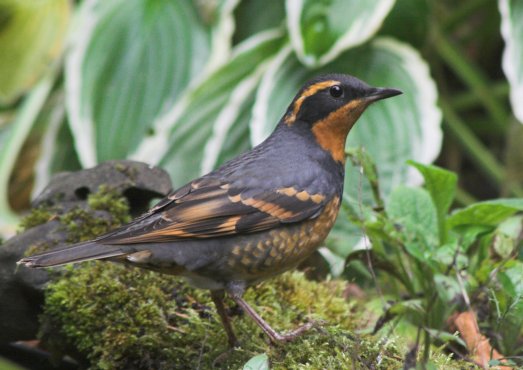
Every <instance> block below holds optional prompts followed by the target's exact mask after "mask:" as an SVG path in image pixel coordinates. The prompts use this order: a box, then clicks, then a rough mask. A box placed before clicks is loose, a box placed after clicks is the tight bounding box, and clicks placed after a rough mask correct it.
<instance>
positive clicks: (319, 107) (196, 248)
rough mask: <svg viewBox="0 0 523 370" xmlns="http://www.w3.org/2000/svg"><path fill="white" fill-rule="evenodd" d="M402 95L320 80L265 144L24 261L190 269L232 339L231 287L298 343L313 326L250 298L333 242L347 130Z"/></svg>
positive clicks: (275, 336)
mask: <svg viewBox="0 0 523 370" xmlns="http://www.w3.org/2000/svg"><path fill="white" fill-rule="evenodd" d="M398 94H401V91H399V90H396V89H389V88H375V87H371V86H369V85H367V84H366V83H364V82H362V81H360V80H359V79H357V78H355V77H352V76H347V75H341V74H329V75H323V76H320V77H317V78H315V79H313V80H311V81H309V82H308V83H306V84H305V86H304V87H302V88H301V90H300V91H299V92H298V94H297V95H296V97H295V98H294V100H293V101H292V103H291V104H290V106H289V108H288V109H287V111H286V113H285V114H284V116H283V117H282V118H281V120H280V122H279V123H278V125H277V127H276V129H275V130H274V132H273V133H272V134H271V135H270V136H269V137H268V138H267V139H266V140H265V141H264V142H262V143H261V144H259V145H258V146H256V147H254V148H253V149H251V150H249V151H248V152H246V153H243V154H242V155H240V156H238V157H236V158H234V159H232V160H230V161H229V162H227V163H225V164H224V165H223V166H221V167H220V168H218V169H216V170H214V171H212V172H210V173H209V174H207V175H205V176H202V177H200V178H198V179H196V180H193V181H191V182H190V183H188V184H186V185H184V186H182V187H181V188H179V189H177V190H175V191H173V192H171V193H170V194H169V195H168V196H167V197H166V198H165V199H163V200H161V201H160V202H159V203H158V204H156V205H155V206H154V207H153V208H152V209H150V210H149V211H148V212H147V213H145V214H144V215H142V216H140V217H138V218H136V219H135V220H133V221H132V222H130V223H129V224H127V225H124V226H123V227H121V228H119V229H117V230H114V231H111V232H109V233H107V234H105V235H102V236H100V237H98V238H96V239H94V240H92V241H88V242H83V243H79V244H75V245H73V246H70V247H67V248H61V249H59V250H54V251H50V252H47V253H43V254H39V255H35V256H32V257H27V258H24V259H22V260H20V261H19V263H21V264H24V265H25V266H27V267H48V266H57V265H63V264H66V263H71V262H82V261H87V260H99V259H103V260H109V261H116V262H123V263H125V264H129V265H133V266H137V267H141V268H145V269H150V270H154V271H158V272H162V273H167V274H175V275H181V276H184V277H185V278H186V279H187V280H188V281H189V283H190V284H192V285H194V286H195V287H198V288H202V289H209V290H210V291H211V296H212V299H213V301H214V303H215V305H216V308H217V311H218V314H219V315H220V317H221V320H222V322H223V325H224V327H225V330H226V332H227V336H228V340H229V344H230V345H231V346H233V345H235V344H236V343H237V341H236V337H235V335H234V332H233V330H232V327H231V324H230V322H229V318H228V316H227V314H226V311H225V307H224V305H223V296H224V292H227V293H228V295H229V296H230V297H231V298H232V299H233V300H234V301H235V302H236V303H237V304H238V305H239V306H240V307H241V308H242V309H243V310H244V311H245V312H246V313H247V314H248V315H249V316H251V317H252V318H253V319H254V321H255V322H256V324H258V325H259V326H260V328H261V329H262V330H263V331H264V332H265V333H266V334H267V335H268V336H269V337H270V339H271V340H272V341H273V342H279V341H290V340H292V339H293V338H295V337H296V336H298V335H299V334H301V333H302V332H304V331H305V330H308V329H309V328H310V327H311V326H312V323H307V324H305V325H303V326H301V327H299V328H297V329H296V330H294V331H292V332H289V333H286V334H280V333H278V332H276V331H275V330H274V329H273V328H272V327H271V326H269V324H268V323H267V322H265V321H264V320H263V319H262V318H261V317H260V316H259V315H258V314H257V313H256V311H255V310H254V309H253V308H252V307H251V306H250V305H249V304H248V303H247V302H246V301H245V300H244V299H243V298H242V295H243V293H244V291H245V289H246V288H247V287H248V286H250V285H253V284H256V283H258V282H260V281H262V280H265V279H267V278H270V277H271V276H274V275H277V274H281V273H282V272H284V271H286V270H289V269H292V268H294V267H296V266H297V265H298V264H299V263H300V262H301V261H303V260H304V259H305V258H307V257H308V256H309V255H310V254H311V253H312V252H313V251H314V250H315V249H316V248H318V246H320V244H321V243H322V242H323V241H324V239H325V238H326V237H327V234H328V233H329V231H330V229H331V228H332V226H333V225H334V221H335V220H336V216H337V214H338V210H339V207H340V203H341V199H342V193H343V179H344V173H345V141H346V138H347V134H348V133H349V131H350V129H351V128H352V126H353V125H354V124H355V123H356V120H357V119H358V118H359V117H360V115H361V114H362V113H363V111H364V110H365V109H366V108H367V107H368V106H369V105H370V104H371V103H373V102H375V101H377V100H380V99H385V98H389V97H392V96H395V95H398Z"/></svg>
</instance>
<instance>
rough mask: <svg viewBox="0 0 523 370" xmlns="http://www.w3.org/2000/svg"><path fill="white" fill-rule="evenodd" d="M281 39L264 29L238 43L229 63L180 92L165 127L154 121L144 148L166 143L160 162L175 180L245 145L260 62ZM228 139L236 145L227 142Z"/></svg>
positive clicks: (200, 170) (206, 168)
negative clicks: (155, 127)
mask: <svg viewBox="0 0 523 370" xmlns="http://www.w3.org/2000/svg"><path fill="white" fill-rule="evenodd" d="M281 43H282V35H281V33H280V32H273V31H270V32H265V33H261V34H257V35H255V36H253V37H252V38H250V39H248V40H246V41H245V42H244V43H242V44H240V45H238V47H237V48H236V49H235V50H234V51H233V56H232V59H231V60H230V61H229V63H227V64H225V65H224V66H223V67H221V68H220V69H218V70H217V71H215V72H214V73H213V74H212V75H210V76H209V77H208V78H207V79H205V80H204V81H203V82H201V83H200V84H199V85H197V86H196V87H194V88H193V89H192V90H191V91H190V92H189V93H188V94H187V95H186V96H184V98H183V101H182V102H181V104H179V105H178V106H177V110H176V112H175V116H174V117H173V119H172V122H170V125H169V127H168V128H167V129H166V128H162V127H160V128H159V129H158V130H157V135H158V134H159V135H158V136H156V137H154V138H152V140H151V141H150V142H148V143H144V152H145V151H146V150H148V148H149V149H152V150H153V151H158V150H159V151H161V148H162V147H166V145H167V144H168V145H169V146H168V150H167V152H166V154H165V155H164V157H163V158H162V159H161V166H162V167H164V168H165V169H166V170H167V171H168V172H169V173H170V174H171V176H172V177H173V180H174V182H175V184H181V183H183V182H185V181H188V180H190V179H191V178H193V177H194V176H198V175H200V174H201V173H204V172H207V171H209V170H211V169H212V168H213V167H215V166H216V165H217V164H218V163H219V162H220V161H223V160H225V159H228V158H229V157H230V156H232V155H234V154H238V152H239V150H241V149H246V148H247V146H248V144H249V142H248V136H247V128H248V121H249V119H250V111H251V106H252V104H253V99H254V94H255V91H256V90H255V89H256V86H257V84H258V80H259V79H260V77H261V74H262V72H263V71H264V70H265V68H266V62H267V61H268V60H270V58H271V57H272V56H273V55H274V54H275V53H276V51H277V50H278V49H279V48H280V46H281ZM253 66H254V67H253ZM233 142H237V143H238V142H241V143H242V145H240V146H239V147H238V148H233V147H232V145H231V143H233ZM224 151H226V153H224Z"/></svg>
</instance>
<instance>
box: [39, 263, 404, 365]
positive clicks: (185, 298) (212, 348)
mask: <svg viewBox="0 0 523 370" xmlns="http://www.w3.org/2000/svg"><path fill="white" fill-rule="evenodd" d="M342 286H343V283H341V282H327V283H316V282H310V281H307V280H306V279H305V278H304V277H303V275H302V274H301V273H288V274H284V275H282V276H280V277H278V278H276V279H274V280H272V281H271V282H268V283H265V284H262V285H260V286H257V287H255V288H253V289H250V290H249V291H248V293H247V294H246V299H247V300H248V301H249V302H250V303H252V304H253V306H255V307H256V308H257V310H258V312H260V313H261V314H262V315H263V317H264V318H265V319H267V321H268V322H269V323H271V324H273V325H274V327H275V328H277V329H279V330H285V329H289V328H292V327H294V326H296V325H298V324H299V323H303V322H304V321H305V320H306V319H307V318H315V319H321V320H324V321H325V324H324V325H323V328H322V329H318V330H315V331H312V332H310V333H308V334H307V335H305V336H303V337H301V338H299V339H298V340H297V341H296V342H293V343H292V344H288V345H286V346H270V345H268V343H267V339H266V337H265V336H264V335H263V334H262V332H261V331H260V329H259V328H258V327H257V326H256V325H255V324H254V322H253V321H252V320H250V318H248V317H244V315H239V316H238V317H235V318H234V320H233V323H234V326H235V328H236V332H237V334H238V337H239V339H240V341H241V342H242V347H241V348H239V349H236V350H234V351H232V352H231V353H230V355H229V356H228V357H227V358H226V360H225V364H224V365H225V367H227V368H238V367H240V366H241V365H242V364H244V363H245V362H247V360H248V359H249V358H251V357H252V356H254V355H255V354H258V353H262V352H266V353H268V354H269V357H270V359H271V361H272V366H273V368H274V369H279V368H281V369H292V368H310V369H314V368H318V367H320V365H322V364H323V365H324V366H327V365H328V366H327V367H328V368H347V367H355V368H359V367H361V368H367V367H368V366H369V365H370V364H374V365H376V363H377V359H378V354H379V355H380V358H382V360H381V362H382V364H386V367H385V368H394V367H400V366H401V362H400V361H399V360H398V359H400V356H399V355H398V353H397V351H396V350H395V349H394V348H390V349H387V350H385V351H384V349H383V348H381V346H378V344H377V343H375V342H373V341H372V339H362V338H360V337H358V336H356V335H355V334H353V333H352V332H351V331H350V329H351V328H353V327H354V324H353V323H352V322H351V315H350V311H351V304H349V303H347V302H345V301H344V300H343V299H341V298H339V297H341V290H342ZM228 304H231V302H228ZM238 311H239V310H236V312H238ZM43 324H44V325H43V332H42V336H43V338H44V340H45V341H46V342H47V343H51V345H52V346H53V347H54V348H61V349H64V348H75V349H77V350H78V351H79V353H80V354H81V355H82V356H83V357H85V358H86V359H88V360H89V361H90V363H91V364H92V368H100V369H123V368H144V369H146V368H156V369H163V368H169V369H170V368H174V369H176V368H192V367H195V364H198V363H200V364H201V367H202V368H208V367H210V366H211V364H212V362H213V361H214V360H215V359H216V358H217V357H218V356H219V355H220V354H221V353H223V352H224V351H226V350H227V344H226V343H227V340H226V336H225V333H224V331H223V328H222V325H221V322H220V320H219V318H218V316H217V314H216V313H215V310H214V305H213V304H212V303H211V302H210V298H209V295H208V293H207V292H204V291H200V290H193V289H192V288H189V287H188V286H186V285H185V284H184V283H183V282H182V281H181V280H180V279H179V278H176V277H171V276H165V275H160V274H156V273H153V272H148V271H142V270H139V269H135V268H129V267H125V266H120V265H116V264H110V263H104V262H94V263H89V264H84V265H82V266H81V267H79V268H75V269H69V270H68V272H67V273H66V275H65V276H64V277H62V278H61V279H60V280H59V281H57V282H55V283H53V284H51V285H50V286H49V288H48V291H47V294H46V305H45V314H44V316H43ZM363 347H364V348H365V351H362V348H363ZM388 351H390V353H391V354H392V355H391V356H390V357H389V356H388V354H387V352H388ZM361 353H364V354H365V355H362V354H361ZM383 359H385V360H383ZM355 364H356V365H355ZM324 366H322V367H324Z"/></svg>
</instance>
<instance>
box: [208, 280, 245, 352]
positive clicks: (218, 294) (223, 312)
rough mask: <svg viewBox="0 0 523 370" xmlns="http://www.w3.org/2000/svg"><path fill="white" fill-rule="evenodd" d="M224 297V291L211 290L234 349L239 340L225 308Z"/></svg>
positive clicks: (228, 338) (230, 344)
mask: <svg viewBox="0 0 523 370" xmlns="http://www.w3.org/2000/svg"><path fill="white" fill-rule="evenodd" d="M223 297H224V292H223V290H211V298H212V301H213V302H214V305H215V306H216V310H217V311H218V315H220V318H221V319H222V324H223V327H224V328H225V332H226V333H227V340H228V341H229V346H230V347H231V348H233V347H236V346H237V345H238V339H236V335H235V334H234V330H232V326H231V320H230V319H229V316H228V315H227V311H226V310H225V306H224V305H223Z"/></svg>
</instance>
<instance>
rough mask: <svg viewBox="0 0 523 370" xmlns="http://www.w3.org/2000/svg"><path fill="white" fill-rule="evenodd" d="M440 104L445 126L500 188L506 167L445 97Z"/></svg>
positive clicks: (482, 170)
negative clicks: (475, 134)
mask: <svg viewBox="0 0 523 370" xmlns="http://www.w3.org/2000/svg"><path fill="white" fill-rule="evenodd" d="M440 106H441V109H442V111H443V115H444V117H445V119H444V126H445V128H446V129H447V130H449V131H450V133H451V134H452V136H454V137H455V139H456V140H457V141H458V142H459V143H460V144H461V145H462V146H463V148H464V150H465V151H466V153H467V154H468V156H469V158H470V159H471V160H472V161H473V162H475V163H476V165H477V166H478V168H479V169H480V170H481V172H483V173H484V174H485V175H486V176H487V177H488V179H489V180H490V181H491V182H492V183H493V184H494V185H495V186H496V187H497V188H498V189H500V188H501V184H502V182H503V181H504V178H505V169H504V168H503V166H502V165H501V164H500V163H499V162H498V161H497V159H496V158H495V157H494V156H493V155H492V154H491V153H490V151H489V150H488V149H487V148H486V147H485V146H484V145H483V143H481V142H480V141H479V139H478V138H477V137H476V136H474V134H473V133H472V131H471V130H470V129H469V128H468V127H467V125H466V124H465V123H464V122H463V121H462V119H461V118H460V117H459V116H458V114H457V113H456V112H455V111H454V109H453V108H452V107H451V105H450V104H449V103H448V102H447V101H446V99H445V98H441V100H440Z"/></svg>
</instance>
